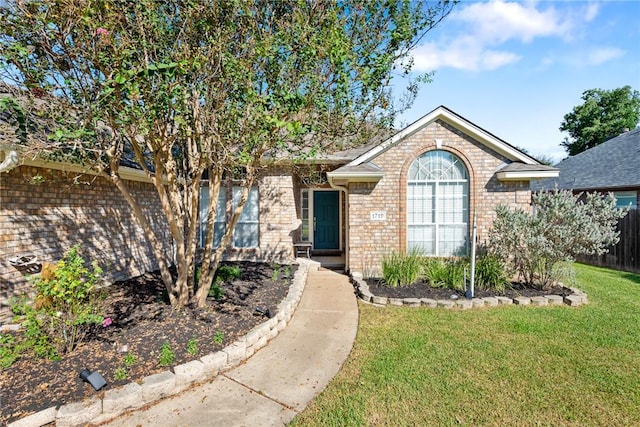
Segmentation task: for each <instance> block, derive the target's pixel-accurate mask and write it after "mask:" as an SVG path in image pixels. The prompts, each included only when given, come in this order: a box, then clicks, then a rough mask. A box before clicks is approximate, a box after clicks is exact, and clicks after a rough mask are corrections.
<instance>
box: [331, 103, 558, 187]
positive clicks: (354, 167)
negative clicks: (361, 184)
mask: <svg viewBox="0 0 640 427" xmlns="http://www.w3.org/2000/svg"><path fill="white" fill-rule="evenodd" d="M436 120H441V121H443V122H445V123H447V124H449V125H451V126H453V127H454V128H456V129H458V130H460V131H461V132H463V133H464V134H466V135H468V136H470V137H472V138H473V139H475V140H476V141H478V142H480V143H481V144H483V145H485V146H486V147H488V148H490V149H492V150H493V151H495V152H497V153H499V154H502V155H503V156H504V157H506V158H507V159H509V160H510V161H511V163H508V164H506V165H505V166H504V167H503V168H501V169H500V170H499V171H497V173H496V175H497V177H498V179H499V180H501V181H508V180H525V181H527V180H531V179H540V178H551V177H556V176H558V170H557V169H555V168H553V167H550V166H546V165H542V164H540V162H539V161H537V160H536V159H534V158H533V157H531V156H529V155H527V154H526V153H523V152H522V151H520V150H519V149H517V148H516V147H514V146H512V145H511V144H509V143H507V142H505V141H504V140H502V139H500V138H498V137H497V136H495V135H493V134H492V133H490V132H488V131H486V130H484V129H483V128H481V127H480V126H478V125H476V124H474V123H472V122H470V121H469V120H467V119H465V118H464V117H462V116H460V115H458V114H456V113H454V112H453V111H451V110H450V109H448V108H447V107H445V106H443V105H441V106H439V107H438V108H436V109H434V110H433V111H431V112H430V113H428V114H426V115H425V116H423V117H422V118H420V119H418V120H417V121H415V122H414V123H412V124H410V125H409V126H407V127H406V128H404V129H403V130H401V131H399V132H397V133H396V134H394V135H393V136H391V137H389V138H387V139H386V140H384V141H383V142H381V143H379V144H376V145H374V146H373V147H370V149H368V150H367V151H365V152H363V153H361V154H359V155H358V156H357V157H356V158H355V159H353V160H352V161H351V162H349V163H348V164H346V165H345V166H342V167H341V168H338V169H336V170H334V171H333V172H329V173H328V174H327V176H328V177H329V180H330V181H332V180H334V181H335V180H336V179H339V180H341V182H345V181H351V182H357V181H365V180H366V179H367V178H368V177H367V176H361V170H362V166H364V165H369V167H376V168H377V166H376V165H375V164H374V163H373V160H374V159H375V158H376V157H378V156H380V155H381V154H382V153H384V152H386V151H387V150H390V149H392V148H393V147H395V146H396V145H398V144H399V143H400V142H401V141H403V140H404V139H405V138H407V137H409V136H411V135H413V134H414V133H416V132H418V131H419V130H421V129H423V128H424V127H426V126H428V125H429V124H431V123H433V122H435V121H436ZM378 169H379V168H378ZM381 178H382V175H381V174H376V175H375V177H374V180H375V181H378V180H380V179H381Z"/></svg>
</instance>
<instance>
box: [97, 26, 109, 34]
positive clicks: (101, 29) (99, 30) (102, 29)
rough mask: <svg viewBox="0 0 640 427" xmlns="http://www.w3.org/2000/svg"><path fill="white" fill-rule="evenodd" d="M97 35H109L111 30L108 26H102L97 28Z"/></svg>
mask: <svg viewBox="0 0 640 427" xmlns="http://www.w3.org/2000/svg"><path fill="white" fill-rule="evenodd" d="M96 35H98V36H108V35H109V30H107V29H106V28H102V27H100V28H98V29H97V30H96Z"/></svg>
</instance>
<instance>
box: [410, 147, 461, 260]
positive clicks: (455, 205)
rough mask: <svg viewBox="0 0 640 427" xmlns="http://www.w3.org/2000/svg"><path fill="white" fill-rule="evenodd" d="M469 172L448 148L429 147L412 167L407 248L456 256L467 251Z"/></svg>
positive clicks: (426, 253)
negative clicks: (431, 149) (434, 148)
mask: <svg viewBox="0 0 640 427" xmlns="http://www.w3.org/2000/svg"><path fill="white" fill-rule="evenodd" d="M468 217H469V176H468V173H467V168H466V167H465V165H464V163H462V161H461V160H460V159H459V158H458V157H456V156H455V155H454V154H452V153H449V152H447V151H442V150H435V151H429V152H427V153H425V154H423V155H422V156H420V157H418V158H417V159H416V160H415V161H414V162H413V164H412V165H411V167H410V168H409V175H408V180H407V249H408V250H413V249H418V250H421V251H422V252H423V253H424V254H425V255H433V256H452V255H461V254H464V253H466V251H467V234H468Z"/></svg>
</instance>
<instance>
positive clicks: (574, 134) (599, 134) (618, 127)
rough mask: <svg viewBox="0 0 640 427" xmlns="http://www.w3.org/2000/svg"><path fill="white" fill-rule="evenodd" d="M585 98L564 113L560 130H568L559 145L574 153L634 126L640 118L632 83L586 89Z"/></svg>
mask: <svg viewBox="0 0 640 427" xmlns="http://www.w3.org/2000/svg"><path fill="white" fill-rule="evenodd" d="M582 99H583V100H584V102H583V103H582V104H580V105H577V106H575V107H574V108H573V110H572V111H571V112H570V113H568V114H566V115H565V116H564V120H563V121H562V123H561V124H560V131H562V132H568V133H569V137H568V138H565V140H564V142H562V144H561V145H562V146H563V147H565V149H566V150H567V152H568V153H569V155H570V156H574V155H576V154H578V153H581V152H583V151H585V150H588V149H589V148H593V147H595V146H596V145H599V144H602V143H603V142H604V141H606V140H608V139H611V138H613V137H614V136H618V135H619V134H620V133H622V132H624V130H625V129H627V130H631V129H634V128H635V127H636V126H637V125H638V123H639V122H640V93H638V91H637V90H632V88H631V86H624V87H622V88H618V89H613V90H603V89H589V90H586V91H584V92H583V93H582Z"/></svg>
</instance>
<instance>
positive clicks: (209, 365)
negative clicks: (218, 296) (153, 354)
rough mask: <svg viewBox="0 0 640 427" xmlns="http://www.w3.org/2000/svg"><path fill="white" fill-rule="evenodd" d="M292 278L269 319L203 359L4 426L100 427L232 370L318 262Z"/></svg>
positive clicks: (273, 327) (284, 312) (282, 319)
mask: <svg viewBox="0 0 640 427" xmlns="http://www.w3.org/2000/svg"><path fill="white" fill-rule="evenodd" d="M296 262H297V263H298V269H297V270H296V273H295V274H294V277H293V280H292V283H291V285H290V286H289V292H288V293H287V296H286V297H285V298H284V299H283V300H282V301H281V302H280V304H278V307H277V312H276V313H274V315H273V316H272V317H271V318H270V319H268V320H266V321H265V322H263V323H262V324H260V325H258V326H256V327H255V328H253V329H252V330H251V331H249V332H248V333H247V334H246V335H244V336H243V337H242V338H240V339H238V340H237V341H236V342H234V343H232V344H230V345H228V346H227V347H225V348H223V349H222V350H221V351H218V352H215V353H211V354H208V355H205V356H202V357H201V358H200V359H199V360H193V361H190V362H187V363H184V364H182V365H177V366H175V367H174V368H173V372H171V371H164V372H160V373H157V374H153V375H149V376H147V377H145V378H143V379H142V381H141V384H137V383H129V384H126V385H124V386H121V387H118V388H115V389H110V390H107V391H106V392H105V393H104V397H103V398H100V397H99V396H97V395H96V396H93V397H91V398H88V399H85V400H83V401H80V402H72V403H67V404H65V405H62V406H60V407H59V408H58V407H51V408H47V409H44V410H42V411H39V412H36V413H35V414H31V415H29V416H26V417H24V418H21V419H19V420H16V421H14V422H12V423H10V424H8V425H7V427H40V426H43V425H46V424H50V423H53V422H55V425H56V427H72V426H79V425H86V424H99V423H104V422H106V421H109V420H110V419H112V418H115V417H117V416H119V415H121V414H122V413H124V412H126V411H128V410H131V409H134V408H137V407H140V406H143V405H146V404H149V403H153V402H156V401H158V400H161V399H164V398H166V397H169V396H172V395H174V394H178V393H180V392H181V391H183V390H185V389H187V388H189V387H191V386H193V385H196V384H200V383H204V382H207V381H210V380H212V379H213V378H215V377H216V376H217V375H219V374H220V373H222V372H225V371H227V370H229V369H231V368H234V367H236V366H238V365H239V364H241V363H242V362H244V361H245V360H246V359H248V358H249V357H251V356H252V355H253V354H254V353H255V352H256V351H258V350H259V349H261V348H262V347H264V346H266V345H267V343H268V342H269V341H270V340H271V339H273V338H274V337H276V336H277V335H278V333H279V332H281V331H282V330H283V329H284V328H285V327H286V326H287V324H288V323H289V321H290V320H291V318H292V317H293V313H294V312H295V310H296V309H297V308H298V303H299V302H300V299H301V298H302V293H303V291H304V288H305V285H306V283H307V276H308V274H309V271H311V270H312V269H313V270H317V269H318V267H320V263H319V262H316V261H312V260H309V259H306V258H298V259H296Z"/></svg>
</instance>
